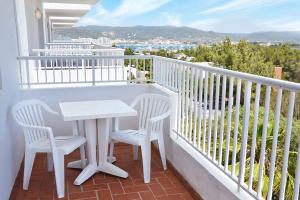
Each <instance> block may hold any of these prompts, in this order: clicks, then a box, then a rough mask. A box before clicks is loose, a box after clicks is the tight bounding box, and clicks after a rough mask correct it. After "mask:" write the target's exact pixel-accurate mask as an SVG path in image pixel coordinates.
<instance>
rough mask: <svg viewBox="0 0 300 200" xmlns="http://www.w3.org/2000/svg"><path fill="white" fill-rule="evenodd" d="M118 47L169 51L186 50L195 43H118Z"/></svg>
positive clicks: (135, 49)
mask: <svg viewBox="0 0 300 200" xmlns="http://www.w3.org/2000/svg"><path fill="white" fill-rule="evenodd" d="M116 46H117V48H121V49H126V48H131V49H132V50H134V51H145V50H146V51H155V50H160V49H165V50H169V51H176V50H184V49H190V48H194V47H196V46H197V45H195V44H125V43H119V44H116Z"/></svg>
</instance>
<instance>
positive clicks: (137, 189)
mask: <svg viewBox="0 0 300 200" xmlns="http://www.w3.org/2000/svg"><path fill="white" fill-rule="evenodd" d="M124 190H125V192H126V193H133V192H143V191H149V187H148V186H147V185H134V186H129V187H125V188H124Z"/></svg>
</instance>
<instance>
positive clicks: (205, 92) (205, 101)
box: [202, 71, 209, 153]
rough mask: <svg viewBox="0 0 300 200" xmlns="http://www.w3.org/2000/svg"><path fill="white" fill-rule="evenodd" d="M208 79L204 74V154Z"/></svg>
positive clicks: (203, 146) (203, 147)
mask: <svg viewBox="0 0 300 200" xmlns="http://www.w3.org/2000/svg"><path fill="white" fill-rule="evenodd" d="M208 79H209V74H208V72H207V71H206V72H205V86H204V87H205V88H204V110H203V132H202V135H203V139H202V151H203V153H205V143H206V112H207V96H208Z"/></svg>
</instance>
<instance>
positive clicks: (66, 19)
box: [42, 0, 98, 28]
mask: <svg viewBox="0 0 300 200" xmlns="http://www.w3.org/2000/svg"><path fill="white" fill-rule="evenodd" d="M42 2H43V4H42V5H43V13H44V15H45V17H46V20H47V21H49V23H50V24H49V25H50V27H52V28H64V27H65V28H69V27H72V26H73V25H74V24H75V23H76V22H77V21H78V20H79V19H80V18H81V17H82V16H84V15H85V14H86V13H87V12H88V11H90V10H91V8H92V6H93V5H94V4H95V3H97V2H98V0H43V1H42Z"/></svg>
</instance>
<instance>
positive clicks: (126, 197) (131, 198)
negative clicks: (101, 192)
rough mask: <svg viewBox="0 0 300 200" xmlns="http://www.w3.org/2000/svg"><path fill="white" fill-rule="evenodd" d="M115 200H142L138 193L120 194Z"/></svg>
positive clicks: (115, 196)
mask: <svg viewBox="0 0 300 200" xmlns="http://www.w3.org/2000/svg"><path fill="white" fill-rule="evenodd" d="M113 198H114V200H135V199H141V198H140V195H139V194H138V193H130V194H119V195H114V196H113Z"/></svg>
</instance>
